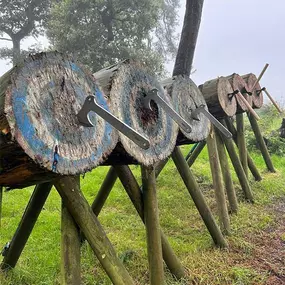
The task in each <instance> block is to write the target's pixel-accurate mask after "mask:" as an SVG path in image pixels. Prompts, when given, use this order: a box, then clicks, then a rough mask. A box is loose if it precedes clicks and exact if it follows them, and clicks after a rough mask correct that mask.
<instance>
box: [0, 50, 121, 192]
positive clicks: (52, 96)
mask: <svg viewBox="0 0 285 285" xmlns="http://www.w3.org/2000/svg"><path fill="white" fill-rule="evenodd" d="M91 94H93V95H95V96H96V100H97V102H98V103H99V104H101V105H102V106H103V107H104V108H106V109H108V106H107V102H106V100H105V98H104V95H103V93H102V91H101V90H100V89H99V87H98V85H96V84H95V80H94V77H93V76H92V74H89V73H88V72H87V71H86V70H84V69H83V68H82V67H80V65H78V64H77V63H76V62H74V61H73V60H72V59H71V58H68V57H66V56H63V55H62V54H60V53H56V52H54V53H41V54H37V55H32V56H29V57H28V58H27V59H26V60H25V61H24V62H23V63H21V64H19V65H18V66H15V67H14V68H13V69H11V70H10V71H9V72H7V73H6V74H5V75H3V76H2V77H1V78H0V133H1V136H0V162H1V169H0V185H3V186H8V187H11V188H15V187H19V188H20V187H24V186H27V185H31V184H35V183H38V182H44V181H47V180H49V179H50V178H53V177H54V176H55V175H56V174H62V175H67V174H70V175H75V174H80V173H83V172H86V171H88V170H91V169H92V168H94V167H95V166H97V165H98V164H100V163H102V162H103V160H104V159H105V158H106V156H108V154H109V153H111V151H112V150H113V149H114V147H115V145H116V144H117V141H118V135H117V132H116V131H115V130H114V129H113V128H112V127H111V126H110V125H109V124H107V123H106V122H105V121H104V120H103V119H101V118H100V117H99V116H97V115H95V114H94V113H93V114H92V115H91V120H92V121H93V122H94V125H95V127H94V128H85V127H83V126H81V125H80V124H79V122H78V120H77V116H76V114H77V113H78V111H79V110H80V108H81V106H82V105H83V103H84V101H85V98H86V97H87V96H88V95H91Z"/></svg>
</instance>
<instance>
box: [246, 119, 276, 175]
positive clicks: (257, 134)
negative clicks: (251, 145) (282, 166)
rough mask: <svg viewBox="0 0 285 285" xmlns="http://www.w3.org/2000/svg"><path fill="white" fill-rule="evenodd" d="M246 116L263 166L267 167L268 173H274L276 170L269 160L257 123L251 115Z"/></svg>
mask: <svg viewBox="0 0 285 285" xmlns="http://www.w3.org/2000/svg"><path fill="white" fill-rule="evenodd" d="M247 116H248V119H249V122H250V125H251V128H252V130H253V132H254V135H255V138H256V141H257V143H258V145H259V148H260V151H261V154H262V156H263V159H264V161H265V164H266V166H267V169H268V170H269V171H270V172H276V170H275V168H274V166H273V163H272V161H271V158H270V155H269V152H268V149H267V146H266V144H265V142H264V139H263V136H262V134H261V130H260V128H259V126H258V123H257V121H256V119H255V118H254V117H253V116H252V115H251V114H247Z"/></svg>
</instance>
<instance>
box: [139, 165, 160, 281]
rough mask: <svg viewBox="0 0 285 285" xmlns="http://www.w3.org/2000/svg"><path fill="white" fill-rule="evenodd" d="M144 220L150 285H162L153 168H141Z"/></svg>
mask: <svg viewBox="0 0 285 285" xmlns="http://www.w3.org/2000/svg"><path fill="white" fill-rule="evenodd" d="M141 174H142V186H143V201H144V219H145V226H146V235H147V248H148V261H149V271H150V284H151V285H163V284H164V271H163V259H162V245H161V236H160V225H159V216H158V204H157V197H156V181H155V169H154V167H152V166H150V167H145V166H142V167H141Z"/></svg>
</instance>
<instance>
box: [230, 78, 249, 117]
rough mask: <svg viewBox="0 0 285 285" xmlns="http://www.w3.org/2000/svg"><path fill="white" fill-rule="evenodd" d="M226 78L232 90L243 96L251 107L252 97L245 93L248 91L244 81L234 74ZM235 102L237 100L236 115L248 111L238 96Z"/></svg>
mask: <svg viewBox="0 0 285 285" xmlns="http://www.w3.org/2000/svg"><path fill="white" fill-rule="evenodd" d="M226 78H227V79H228V80H229V82H230V84H231V86H232V88H233V90H234V91H239V92H240V93H241V94H242V95H243V97H244V98H245V99H246V100H247V101H248V103H249V104H250V105H252V96H249V95H248V94H247V93H246V92H248V91H249V90H248V86H247V83H246V82H245V80H244V79H243V78H242V77H241V76H240V75H238V74H236V73H233V74H232V75H230V76H227V77H226ZM236 100H237V113H243V112H245V111H247V110H248V108H247V106H246V105H245V104H244V102H243V101H242V100H241V99H240V98H239V97H238V96H237V97H236Z"/></svg>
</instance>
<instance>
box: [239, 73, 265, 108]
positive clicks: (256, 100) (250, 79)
mask: <svg viewBox="0 0 285 285" xmlns="http://www.w3.org/2000/svg"><path fill="white" fill-rule="evenodd" d="M242 78H243V79H244V80H245V82H246V83H247V87H248V91H250V92H252V96H251V97H252V107H253V108H254V109H260V108H261V107H262V106H263V94H262V91H260V90H261V87H260V84H259V83H257V84H256V85H255V88H254V89H253V90H252V87H253V85H254V83H255V81H256V80H257V78H256V76H255V75H254V74H253V73H249V74H246V75H243V76H242Z"/></svg>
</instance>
